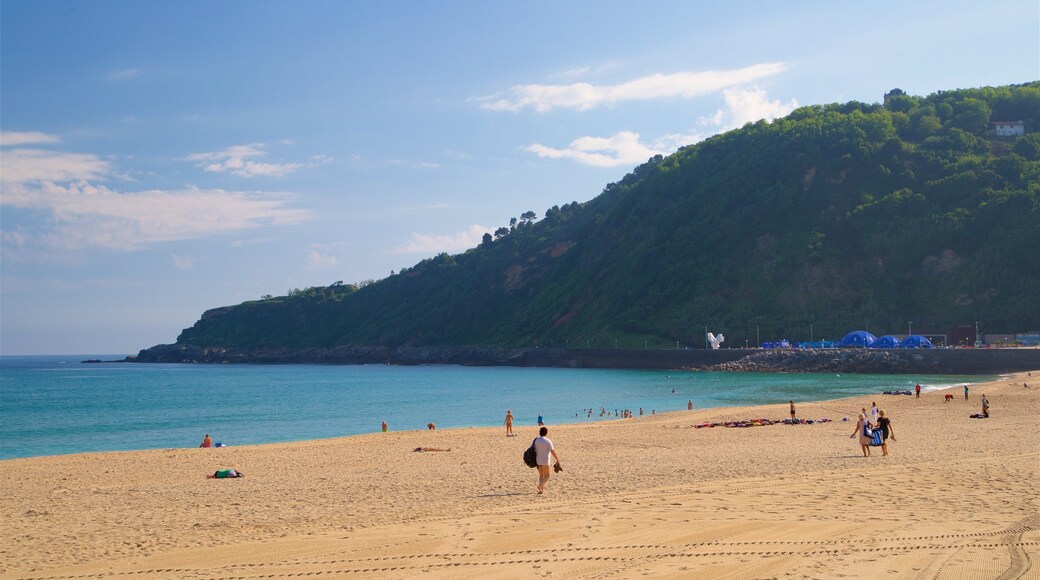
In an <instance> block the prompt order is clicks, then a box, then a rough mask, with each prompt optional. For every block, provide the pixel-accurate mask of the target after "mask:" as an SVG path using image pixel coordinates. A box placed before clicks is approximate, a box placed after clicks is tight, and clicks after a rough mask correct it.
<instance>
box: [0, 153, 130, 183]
mask: <svg viewBox="0 0 1040 580" xmlns="http://www.w3.org/2000/svg"><path fill="white" fill-rule="evenodd" d="M38 142H39V141H38ZM110 170H111V166H110V164H109V162H108V161H105V160H104V159H101V158H100V157H98V156H97V155H92V154H90V153H64V152H60V151H45V150H43V149H10V150H7V151H4V153H3V172H0V182H2V183H4V184H5V185H6V184H17V183H26V182H41V181H74V180H86V179H97V178H99V177H102V176H104V175H107V174H108V173H109V171H110ZM5 193H7V191H6V188H5Z"/></svg>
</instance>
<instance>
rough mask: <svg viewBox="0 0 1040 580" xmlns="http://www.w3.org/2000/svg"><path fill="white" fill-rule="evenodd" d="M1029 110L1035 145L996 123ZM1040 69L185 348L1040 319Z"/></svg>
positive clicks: (680, 172)
mask: <svg viewBox="0 0 1040 580" xmlns="http://www.w3.org/2000/svg"><path fill="white" fill-rule="evenodd" d="M1019 120H1020V121H1023V122H1024V125H1025V129H1026V135H1025V136H1024V137H1003V136H997V135H995V134H994V131H993V130H992V124H991V123H992V122H993V121H1019ZM1038 196H1040V82H1033V83H1029V84H1026V85H1018V86H1007V87H997V88H982V89H970V90H955V91H945V92H940V93H937V94H933V95H929V96H927V97H914V96H908V95H907V96H897V97H894V98H892V99H889V101H888V103H886V104H885V105H878V104H866V103H858V102H850V103H845V104H831V105H819V106H808V107H803V108H800V109H798V110H796V111H794V112H793V113H791V114H790V115H789V116H787V117H786V118H783V119H778V120H776V121H773V122H766V121H760V122H758V123H754V124H748V125H746V126H745V127H743V128H741V129H738V130H735V131H731V132H729V133H725V134H723V135H718V136H716V137H713V138H711V139H708V140H707V141H704V142H702V143H699V144H697V145H694V146H689V147H686V148H683V149H681V150H680V151H678V152H677V153H675V154H673V155H670V156H668V157H664V158H661V157H655V158H653V159H650V160H649V161H648V162H647V163H645V164H643V165H640V166H639V167H637V168H635V170H633V171H632V172H631V173H630V174H628V175H626V176H625V177H624V178H623V179H621V180H620V181H618V182H617V183H611V184H609V185H608V186H607V187H606V188H604V190H603V192H602V193H601V194H600V195H599V196H597V197H596V198H594V199H592V200H591V201H589V202H587V203H576V202H572V203H566V204H563V205H561V206H558V207H556V206H554V207H552V208H550V209H549V210H547V211H546V212H545V214H544V217H543V218H540V219H535V214H534V212H527V213H525V214H523V215H522V217H521V219H519V220H517V221H516V222H515V225H514V226H512V227H509V228H501V229H500V230H499V231H498V232H497V233H496V234H495V236H493V237H492V236H486V237H485V241H484V243H482V244H481V245H480V246H479V247H476V248H473V249H470V250H468V251H466V252H464V253H462V254H458V255H447V254H442V255H440V256H437V257H435V258H432V259H429V260H424V261H422V262H420V263H418V264H416V265H415V266H414V267H412V268H409V269H405V270H402V271H401V272H399V273H396V274H395V275H392V276H390V277H388V278H386V279H384V280H380V281H378V282H375V283H371V284H368V285H365V286H363V287H360V288H358V287H357V286H355V285H349V284H348V285H344V284H335V285H333V286H328V287H315V288H309V289H306V290H299V291H293V292H291V293H290V295H289V296H281V297H265V298H264V299H261V300H258V301H253V302H247V303H244V304H240V305H237V306H230V307H225V308H218V309H214V310H211V311H208V312H206V313H205V314H204V315H203V316H202V318H201V320H199V321H198V322H197V323H196V324H195V326H193V327H192V328H189V329H186V330H185V331H184V332H183V333H182V334H181V336H180V337H179V339H178V344H186V345H194V346H227V347H236V348H250V347H330V346H337V345H390V346H397V345H413V346H415V345H469V346H541V345H544V346H550V345H552V346H567V345H569V346H571V347H577V346H580V347H585V346H593V347H596V346H599V347H613V346H615V344H617V345H618V346H620V347H622V348H625V347H627V348H643V346H644V345H646V346H649V347H651V348H653V347H659V348H660V347H671V348H674V347H675V343H676V341H678V342H680V343H683V344H690V345H693V346H698V345H703V343H704V338H703V335H704V329H705V326H708V327H709V329H710V330H711V331H713V332H722V333H724V334H725V335H726V337H727V343H726V346H738V345H739V346H743V345H744V341H745V340H748V341H750V343H751V344H754V342H755V338H756V336H761V338H762V340H766V339H767V338H779V337H787V338H791V339H796V340H808V339H809V334H810V325H812V326H811V328H812V329H813V330H812V332H813V334H814V337H815V338H817V339H819V338H822V337H830V338H840V336H841V335H842V334H843V333H844V332H846V331H848V330H854V329H861V328H864V327H866V328H869V330H870V331H871V332H874V333H875V334H879V335H880V334H883V333H902V332H905V330H906V328H907V322H908V321H911V322H913V324H914V326H913V328H914V330H915V331H916V332H946V331H948V330H949V328H950V327H951V326H953V325H955V324H965V323H967V324H973V323H975V322H976V321H979V322H980V323H981V324H982V327H983V328H984V329H985V330H986V331H987V332H1015V331H1025V330H1034V329H1040V202H1038Z"/></svg>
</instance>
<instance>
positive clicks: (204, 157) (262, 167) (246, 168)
mask: <svg viewBox="0 0 1040 580" xmlns="http://www.w3.org/2000/svg"><path fill="white" fill-rule="evenodd" d="M263 147H264V145H263V144H262V143H251V144H249V145H234V146H232V147H228V148H227V149H224V150H223V151H213V152H209V153H193V154H191V155H189V156H188V161H197V162H199V167H202V168H203V169H204V170H205V171H209V172H213V173H230V174H231V175H238V176H240V177H258V176H268V177H280V176H283V175H288V174H289V173H292V172H293V171H296V170H297V169H299V168H300V167H303V165H301V164H299V163H264V162H262V161H254V160H253V159H254V158H263V157H266V156H267V152H266V151H264V150H263Z"/></svg>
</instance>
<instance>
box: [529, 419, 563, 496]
mask: <svg viewBox="0 0 1040 580" xmlns="http://www.w3.org/2000/svg"><path fill="white" fill-rule="evenodd" d="M548 434H549V429H548V428H547V427H542V428H541V429H539V430H538V437H536V438H535V440H534V450H535V452H536V453H537V456H536V457H537V463H538V493H545V484H546V483H549V476H550V471H549V466H550V463H549V456H550V455H551V456H552V458H553V459H555V460H556V465H559V464H560V457H559V456H558V455H556V448H555V447H554V446H553V442H552V441H550V440H549V438H548V437H546V435H548Z"/></svg>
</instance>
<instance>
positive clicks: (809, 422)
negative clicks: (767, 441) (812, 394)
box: [692, 419, 831, 429]
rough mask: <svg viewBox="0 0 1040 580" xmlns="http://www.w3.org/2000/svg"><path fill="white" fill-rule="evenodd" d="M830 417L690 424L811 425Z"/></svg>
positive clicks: (709, 426)
mask: <svg viewBox="0 0 1040 580" xmlns="http://www.w3.org/2000/svg"><path fill="white" fill-rule="evenodd" d="M830 422H831V420H830V419H744V420H738V421H722V422H718V423H711V422H704V423H701V424H700V425H692V427H693V428H694V429H704V428H712V427H738V428H745V427H764V426H766V425H813V424H815V423H830Z"/></svg>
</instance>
